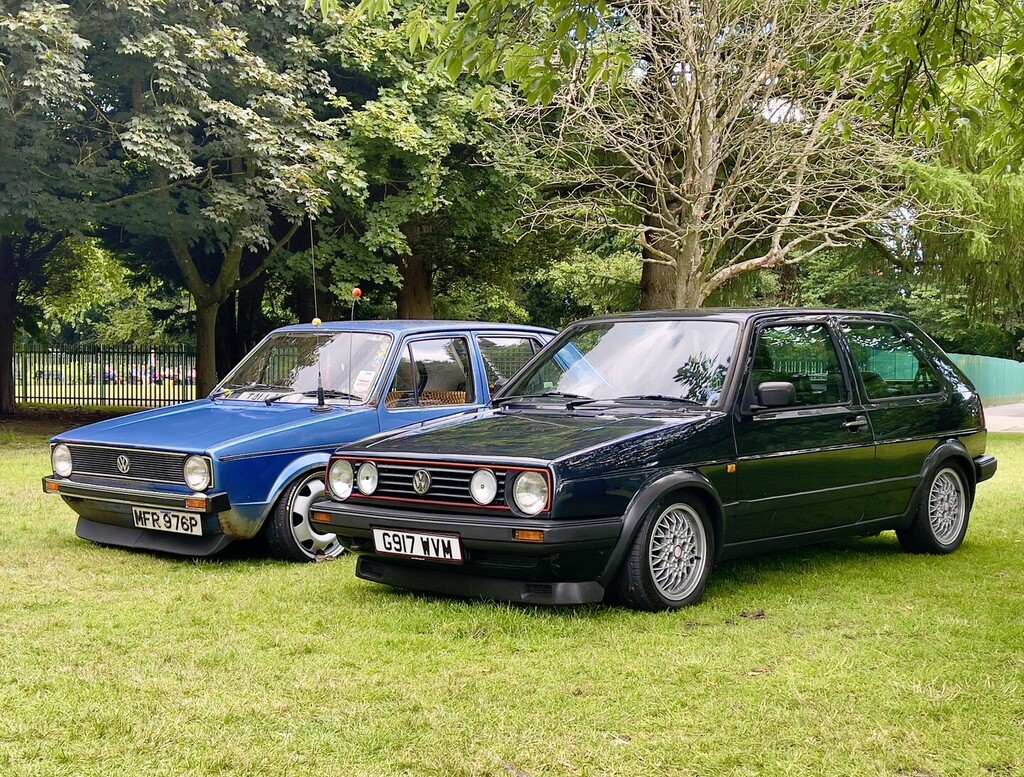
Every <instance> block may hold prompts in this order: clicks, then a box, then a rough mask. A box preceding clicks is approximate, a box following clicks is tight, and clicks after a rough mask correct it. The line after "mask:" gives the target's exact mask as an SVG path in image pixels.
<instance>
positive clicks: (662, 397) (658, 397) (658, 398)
mask: <svg viewBox="0 0 1024 777" xmlns="http://www.w3.org/2000/svg"><path fill="white" fill-rule="evenodd" d="M636 399H639V400H649V401H651V402H675V403H676V404H680V405H689V406H691V407H706V405H705V404H704V403H703V402H697V401H696V400H693V399H686V398H685V397H673V396H670V395H668V394H627V395H626V396H624V397H615V399H613V400H612V401H613V402H619V401H621V400H626V401H629V400H636Z"/></svg>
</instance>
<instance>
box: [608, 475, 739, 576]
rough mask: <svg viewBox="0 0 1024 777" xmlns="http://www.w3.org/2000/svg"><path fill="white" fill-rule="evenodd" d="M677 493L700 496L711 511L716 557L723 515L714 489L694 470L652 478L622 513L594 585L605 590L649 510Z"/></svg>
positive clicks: (720, 502)
mask: <svg viewBox="0 0 1024 777" xmlns="http://www.w3.org/2000/svg"><path fill="white" fill-rule="evenodd" d="M681 489H693V490H696V491H699V492H701V494H702V495H703V496H704V497H705V501H706V502H707V503H708V506H710V507H711V508H712V509H711V516H710V517H711V521H712V524H713V525H714V528H715V555H716V556H717V555H718V551H719V550H720V549H721V547H722V534H723V532H722V526H723V520H724V519H723V516H724V511H723V509H722V500H721V499H720V498H719V496H718V492H717V491H716V490H715V487H714V486H713V485H711V481H709V480H708V479H707V478H706V477H704V476H703V475H702V474H700V473H699V472H697V471H694V470H686V471H683V472H672V473H669V474H667V475H656V476H655V477H653V478H651V479H650V480H648V481H647V482H646V483H644V485H643V486H642V487H641V488H640V490H639V491H637V493H636V494H635V495H634V496H633V498H632V499H631V500H630V502H629V505H628V506H627V507H626V512H625V513H624V514H623V516H622V533H621V534H620V535H619V541H618V542H617V543H616V544H615V547H614V548H613V549H612V552H611V555H610V556H609V557H608V564H607V565H606V566H605V569H604V572H602V573H601V577H600V579H599V581H598V582H600V583H601V585H603V586H604V587H605V588H607V587H608V586H609V585H610V584H611V582H612V580H613V579H614V577H615V573H616V572H618V570H619V567H620V566H621V565H622V560H623V559H624V558H625V557H626V553H627V552H628V551H629V548H630V546H631V545H632V544H633V540H634V538H635V537H636V534H637V532H638V531H639V530H640V524H641V523H642V522H643V519H644V516H645V515H646V514H647V511H648V510H649V509H650V508H651V506H652V505H653V504H655V503H656V502H657V501H658V500H659V499H661V498H662V497H663V496H665V494H668V493H671V492H673V491H679V490H681Z"/></svg>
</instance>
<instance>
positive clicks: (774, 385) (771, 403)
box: [751, 380, 796, 410]
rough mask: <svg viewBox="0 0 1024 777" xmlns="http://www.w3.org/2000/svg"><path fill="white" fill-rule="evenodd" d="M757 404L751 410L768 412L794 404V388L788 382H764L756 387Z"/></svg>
mask: <svg viewBox="0 0 1024 777" xmlns="http://www.w3.org/2000/svg"><path fill="white" fill-rule="evenodd" d="M757 401H758V404H757V405H755V406H753V407H751V410H768V409H770V408H774V407H789V406H790V405H795V404H796V386H794V385H793V384H792V383H789V382H788V381H783V380H779V381H774V380H773V381H765V382H764V383H761V384H759V385H758V387H757Z"/></svg>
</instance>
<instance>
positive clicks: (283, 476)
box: [219, 451, 330, 539]
mask: <svg viewBox="0 0 1024 777" xmlns="http://www.w3.org/2000/svg"><path fill="white" fill-rule="evenodd" d="M328 459H330V454H329V453H326V452H323V451H313V452H311V453H306V454H303V455H302V456H300V457H299V458H297V459H293V460H292V461H290V462H288V464H287V465H286V466H285V467H284V468H283V469H281V471H280V472H279V473H278V474H277V477H276V478H275V479H274V481H273V484H272V485H271V487H270V489H269V490H268V491H267V492H266V497H265V498H263V500H262V501H259V502H249V503H247V504H246V503H242V504H232V506H231V509H230V510H229V511H227V512H225V513H221V514H220V516H219V521H220V527H221V531H222V532H224V534H227V535H230V536H232V537H239V538H245V539H249V538H252V537H255V536H256V535H257V534H258V533H259V531H260V529H261V528H263V524H264V523H265V522H266V520H267V516H269V515H270V511H271V510H273V509H274V505H275V504H277V500H278V499H280V498H281V494H282V493H283V492H284V490H285V488H286V487H287V486H288V484H289V483H291V482H292V481H293V480H295V478H297V477H299V476H300V475H305V474H306V473H308V472H312V471H314V470H317V469H326V468H327V461H328Z"/></svg>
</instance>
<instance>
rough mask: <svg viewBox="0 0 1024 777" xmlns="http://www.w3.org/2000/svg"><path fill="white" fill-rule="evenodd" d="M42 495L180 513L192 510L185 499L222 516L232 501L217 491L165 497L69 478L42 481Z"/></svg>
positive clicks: (223, 493) (48, 478) (45, 478)
mask: <svg viewBox="0 0 1024 777" xmlns="http://www.w3.org/2000/svg"><path fill="white" fill-rule="evenodd" d="M48 483H56V484H57V486H58V490H57V491H50V490H49V489H47V487H46V486H47V484H48ZM43 491H45V492H46V493H48V494H54V493H57V494H60V495H61V496H70V497H76V498H78V499H93V500H95V501H97V502H113V503H115V504H126V505H138V506H139V507H163V508H176V509H180V510H195V508H194V507H189V506H188V505H186V504H185V501H186V500H187V499H200V498H205V499H206V505H207V506H206V510H204V511H202V512H207V513H222V512H224V511H225V510H228V509H229V508H230V507H231V501H230V499H229V498H228V494H227V492H226V491H218V492H215V493H212V494H203V493H196V494H167V493H162V492H159V491H147V490H143V489H138V488H120V487H118V486H106V485H97V484H93V483H80V482H77V481H74V480H71V479H69V478H58V477H44V478H43Z"/></svg>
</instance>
